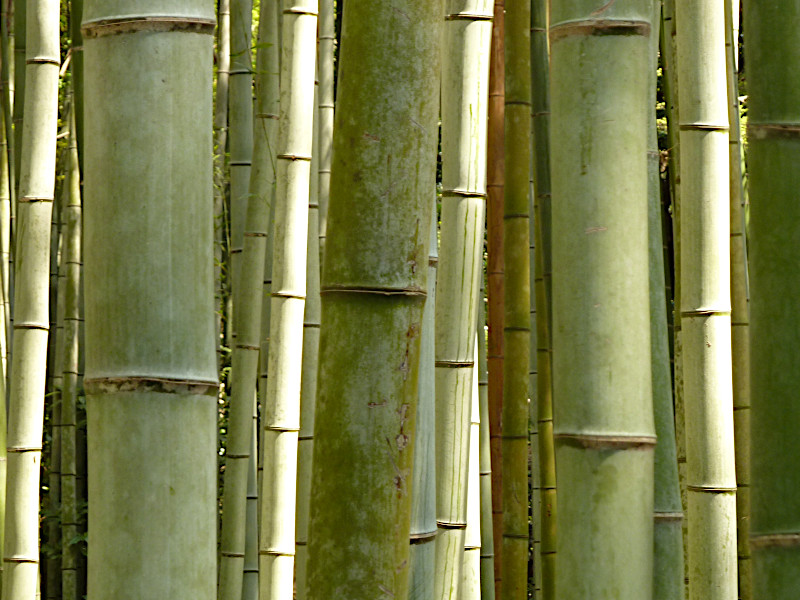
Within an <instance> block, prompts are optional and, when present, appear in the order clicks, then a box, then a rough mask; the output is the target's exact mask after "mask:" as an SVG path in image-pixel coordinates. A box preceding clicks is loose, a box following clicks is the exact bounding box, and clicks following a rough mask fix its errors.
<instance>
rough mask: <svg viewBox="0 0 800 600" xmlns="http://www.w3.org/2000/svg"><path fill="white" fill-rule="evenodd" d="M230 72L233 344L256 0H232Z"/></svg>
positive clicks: (245, 198) (247, 174) (243, 219)
mask: <svg viewBox="0 0 800 600" xmlns="http://www.w3.org/2000/svg"><path fill="white" fill-rule="evenodd" d="M230 8H231V24H230V28H231V29H230V31H231V40H230V44H231V46H230V48H231V53H230V75H229V81H228V83H229V86H230V87H229V96H228V138H229V139H228V147H229V149H230V160H229V161H228V166H229V169H230V215H231V233H230V236H231V237H230V240H231V245H230V273H231V288H230V291H231V295H232V297H233V313H234V314H233V315H228V318H229V319H231V321H230V323H231V324H232V325H233V327H232V328H231V330H230V331H231V345H233V344H234V343H235V341H234V338H235V337H236V335H237V332H236V324H237V318H238V317H236V314H235V313H236V306H240V307H245V306H247V305H246V304H244V303H243V302H240V301H239V300H237V298H236V296H237V294H238V293H239V282H240V281H241V278H240V277H241V276H240V272H241V262H242V261H241V258H242V251H243V247H244V230H245V228H246V225H245V223H246V222H247V207H248V205H249V203H248V193H249V191H250V190H249V186H250V168H251V165H252V160H253V58H252V55H251V54H250V48H251V45H252V33H251V29H252V26H253V23H252V18H253V0H231V4H230Z"/></svg>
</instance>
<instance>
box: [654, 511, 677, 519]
mask: <svg viewBox="0 0 800 600" xmlns="http://www.w3.org/2000/svg"><path fill="white" fill-rule="evenodd" d="M653 519H655V520H656V521H683V513H682V512H654V513H653Z"/></svg>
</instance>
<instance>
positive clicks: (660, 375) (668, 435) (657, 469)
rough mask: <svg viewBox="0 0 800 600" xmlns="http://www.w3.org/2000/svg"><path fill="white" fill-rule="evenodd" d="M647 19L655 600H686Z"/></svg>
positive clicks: (657, 21) (654, 42)
mask: <svg viewBox="0 0 800 600" xmlns="http://www.w3.org/2000/svg"><path fill="white" fill-rule="evenodd" d="M653 4H654V7H653V12H652V15H651V22H650V23H651V27H652V30H651V35H650V60H651V61H652V62H651V65H650V70H649V81H648V94H649V102H648V107H649V112H648V123H647V196H648V198H647V229H648V256H649V265H650V357H651V358H650V361H651V362H650V364H651V373H652V381H653V416H654V420H655V428H656V436H657V437H658V444H656V449H655V455H654V475H655V478H654V479H655V488H654V495H653V550H654V554H653V600H684V598H685V589H684V583H683V530H682V521H683V508H682V506H681V496H680V487H679V485H678V462H677V455H676V450H675V417H674V415H675V413H674V409H673V404H672V373H671V370H670V363H669V357H670V353H669V342H670V340H669V333H668V330H667V313H666V310H667V294H666V289H665V278H664V245H663V242H662V231H663V227H662V222H661V173H660V166H661V164H660V163H661V155H660V153H659V151H658V140H657V131H656V113H655V110H656V73H657V67H658V45H659V38H660V36H659V35H658V33H657V32H658V31H660V29H661V2H660V1H657V2H654V3H653Z"/></svg>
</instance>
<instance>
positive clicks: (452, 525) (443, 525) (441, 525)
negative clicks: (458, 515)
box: [436, 521, 467, 529]
mask: <svg viewBox="0 0 800 600" xmlns="http://www.w3.org/2000/svg"><path fill="white" fill-rule="evenodd" d="M436 527H438V528H439V529H466V528H467V524H466V523H449V522H448V523H445V522H444V521H436Z"/></svg>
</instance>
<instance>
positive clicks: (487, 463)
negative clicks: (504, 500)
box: [478, 279, 495, 600]
mask: <svg viewBox="0 0 800 600" xmlns="http://www.w3.org/2000/svg"><path fill="white" fill-rule="evenodd" d="M484 298H485V289H484V286H483V279H481V294H480V300H479V301H480V303H479V304H478V392H479V394H480V398H479V399H478V400H479V403H480V406H479V411H480V423H481V426H480V432H479V436H480V445H479V451H478V452H479V457H478V461H479V469H480V505H481V598H482V599H483V600H494V598H495V586H494V573H495V570H494V527H493V523H492V455H491V446H490V444H491V441H490V440H491V438H490V434H489V394H488V392H489V369H488V364H487V362H488V361H487V359H486V303H485V302H484Z"/></svg>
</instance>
